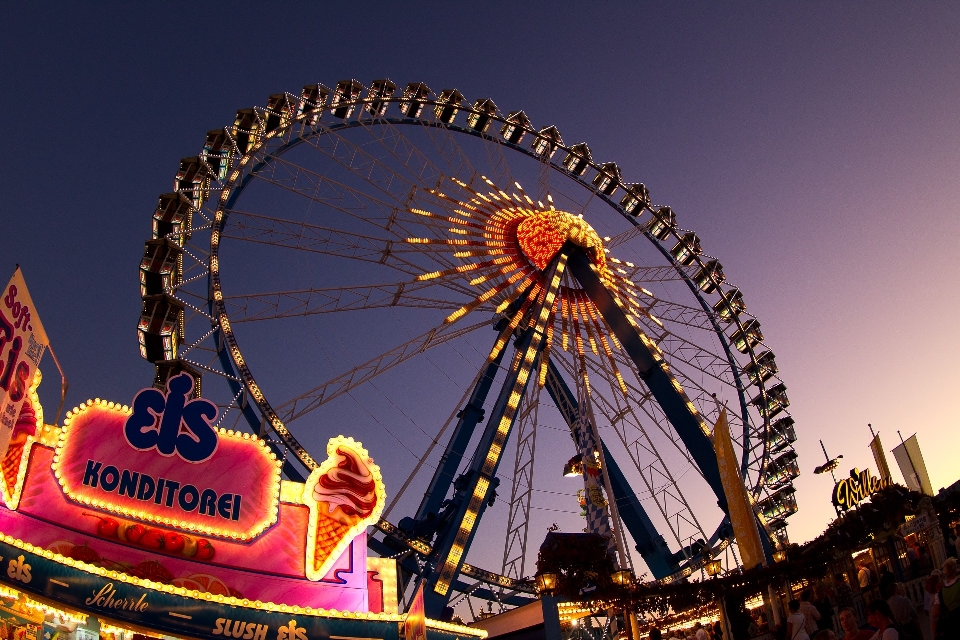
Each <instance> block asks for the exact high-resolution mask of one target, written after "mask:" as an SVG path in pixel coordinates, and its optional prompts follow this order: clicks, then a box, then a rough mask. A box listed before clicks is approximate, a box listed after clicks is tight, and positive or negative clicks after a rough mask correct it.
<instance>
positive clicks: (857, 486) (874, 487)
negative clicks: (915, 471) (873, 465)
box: [833, 469, 890, 511]
mask: <svg viewBox="0 0 960 640" xmlns="http://www.w3.org/2000/svg"><path fill="white" fill-rule="evenodd" d="M888 486H890V481H889V480H885V479H884V478H875V477H873V476H872V475H871V474H870V470H869V469H864V470H863V471H860V470H859V469H851V470H850V477H849V478H844V479H843V480H840V481H839V482H837V484H836V485H835V486H834V487H833V506H835V507H837V508H838V509H840V510H842V511H846V510H847V509H852V508H853V507H855V506H857V505H858V504H859V503H860V502H862V501H864V500H866V499H867V498H869V497H870V496H871V495H873V494H874V493H877V492H878V491H880V490H881V489H884V488H886V487H888Z"/></svg>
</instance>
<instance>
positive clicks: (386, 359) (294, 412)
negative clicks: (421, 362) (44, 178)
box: [277, 320, 490, 425]
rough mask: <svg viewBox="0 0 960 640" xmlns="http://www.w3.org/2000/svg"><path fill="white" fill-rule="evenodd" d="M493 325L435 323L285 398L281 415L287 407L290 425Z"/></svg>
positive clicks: (285, 413)
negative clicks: (392, 371) (435, 349)
mask: <svg viewBox="0 0 960 640" xmlns="http://www.w3.org/2000/svg"><path fill="white" fill-rule="evenodd" d="M489 326H490V321H489V320H483V321H481V322H478V323H476V324H474V325H471V326H468V327H453V326H452V325H449V324H442V325H439V326H437V327H434V328H433V329H431V330H430V331H427V332H426V333H423V334H421V335H419V336H417V337H416V338H414V339H412V340H409V341H407V342H405V343H404V344H402V345H399V346H397V347H394V348H393V349H390V350H389V351H385V352H384V353H382V354H380V355H379V356H377V357H375V358H372V359H370V360H368V361H366V362H365V363H363V364H361V365H359V366H357V367H354V368H353V369H351V370H349V371H346V372H344V373H341V374H339V375H338V376H336V377H334V378H331V379H330V380H328V381H326V382H324V383H323V384H321V385H319V386H316V387H314V388H312V389H310V390H309V391H307V392H306V393H303V394H301V395H299V396H297V397H296V398H293V399H291V400H288V401H286V402H284V403H283V404H281V405H279V406H278V407H277V411H278V415H279V412H280V411H283V417H282V418H281V419H282V420H283V422H284V423H286V424H288V425H289V424H290V423H291V422H293V421H294V420H297V419H299V418H302V417H303V416H304V415H306V414H307V413H309V412H311V411H313V410H315V409H317V408H318V407H320V406H322V405H324V404H326V403H327V402H330V401H331V400H333V399H334V398H337V397H339V396H341V395H343V394H345V393H348V392H349V391H350V390H352V389H354V388H356V387H358V386H360V385H361V384H363V383H365V382H368V381H370V380H372V379H374V378H376V377H377V376H379V375H380V374H382V373H384V372H385V371H389V370H390V369H392V368H394V367H396V366H397V365H399V364H401V363H403V362H406V361H407V360H409V359H410V358H412V357H414V356H416V355H418V354H420V353H423V352H424V351H426V350H428V349H431V348H433V347H436V346H438V345H441V344H444V343H446V342H449V341H450V340H453V339H456V338H460V337H462V336H465V335H467V334H468V333H471V332H472V331H476V330H477V329H479V328H481V327H489Z"/></svg>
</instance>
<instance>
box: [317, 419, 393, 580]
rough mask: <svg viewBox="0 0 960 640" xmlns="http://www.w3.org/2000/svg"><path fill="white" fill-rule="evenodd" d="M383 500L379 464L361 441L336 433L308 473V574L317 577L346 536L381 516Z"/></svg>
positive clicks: (330, 563)
mask: <svg viewBox="0 0 960 640" xmlns="http://www.w3.org/2000/svg"><path fill="white" fill-rule="evenodd" d="M385 501H386V491H384V488H383V478H382V477H381V475H380V467H378V466H377V465H376V464H374V462H373V459H372V458H371V457H370V455H369V454H368V453H367V450H366V449H364V448H363V445H361V444H360V443H359V442H357V441H356V440H354V439H353V438H346V437H344V436H337V437H336V438H330V441H329V442H327V459H326V460H324V461H323V463H322V464H321V465H320V466H319V467H318V468H316V469H314V470H313V472H312V473H311V474H310V477H309V478H307V482H306V484H305V485H304V489H303V503H304V504H306V505H308V506H309V507H310V525H309V529H308V531H307V558H306V574H307V578H308V579H310V580H320V579H322V578H323V577H324V576H325V575H326V574H327V572H328V571H329V570H330V567H332V566H333V563H334V562H336V560H337V558H339V557H340V554H342V553H343V552H344V550H346V548H347V547H348V546H349V545H350V541H351V540H353V539H354V538H355V537H356V536H357V535H359V534H360V533H361V532H363V531H364V530H365V529H366V528H367V526H368V525H372V524H374V523H376V522H377V520H378V519H379V518H380V514H381V513H382V512H383V505H384V503H385Z"/></svg>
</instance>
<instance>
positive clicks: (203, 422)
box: [53, 373, 281, 540]
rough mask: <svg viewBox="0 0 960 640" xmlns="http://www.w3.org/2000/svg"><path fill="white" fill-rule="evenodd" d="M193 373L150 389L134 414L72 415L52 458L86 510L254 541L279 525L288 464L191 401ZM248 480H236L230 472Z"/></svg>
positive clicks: (105, 409) (88, 408) (99, 408)
mask: <svg viewBox="0 0 960 640" xmlns="http://www.w3.org/2000/svg"><path fill="white" fill-rule="evenodd" d="M193 385H194V381H193V378H192V377H190V375H189V374H185V373H184V374H180V375H178V376H175V377H173V378H171V379H170V382H169V383H168V386H167V393H166V394H163V393H161V392H160V391H157V390H156V389H144V390H143V391H140V392H139V393H138V394H137V395H136V397H135V398H134V406H133V409H132V410H131V409H129V408H127V407H125V406H120V405H119V404H116V403H114V402H106V401H103V400H96V401H93V400H91V401H88V402H87V403H86V404H84V405H82V406H81V407H80V408H78V409H75V410H74V411H72V412H70V413H68V414H67V418H66V420H64V425H63V429H62V430H61V432H60V435H59V438H58V441H57V446H56V451H55V455H54V460H53V472H54V475H55V476H56V478H57V481H58V482H59V484H60V487H61V489H63V492H64V494H66V496H67V497H68V498H69V499H70V500H72V501H73V502H76V503H79V504H81V505H84V506H87V507H90V508H94V509H99V510H102V511H110V512H113V513H117V514H119V515H122V516H124V517H127V518H131V519H134V520H140V521H144V522H150V523H156V524H161V525H165V526H168V527H172V528H175V529H181V530H187V531H194V532H197V533H202V534H204V535H209V536H216V537H221V538H228V539H235V540H250V539H253V538H255V537H257V536H259V535H260V534H261V533H263V531H264V530H266V529H267V528H268V527H270V526H271V525H273V524H274V523H275V522H276V521H277V517H278V513H279V500H280V465H281V462H280V461H279V460H278V459H277V456H276V454H275V453H274V452H273V451H271V450H270V448H269V447H268V446H267V445H266V443H265V442H263V441H262V440H260V439H259V438H257V437H256V436H254V435H251V434H249V433H240V432H234V431H232V430H230V431H228V430H225V429H217V428H215V427H214V426H213V425H212V424H211V420H212V419H214V418H215V417H216V413H217V408H216V405H214V404H213V403H212V402H210V401H208V400H204V399H202V398H200V399H191V400H188V397H189V394H190V391H191V390H192V389H193ZM240 468H242V469H243V470H244V473H242V474H238V473H228V471H229V470H231V469H240Z"/></svg>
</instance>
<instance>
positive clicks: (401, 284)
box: [138, 80, 799, 615]
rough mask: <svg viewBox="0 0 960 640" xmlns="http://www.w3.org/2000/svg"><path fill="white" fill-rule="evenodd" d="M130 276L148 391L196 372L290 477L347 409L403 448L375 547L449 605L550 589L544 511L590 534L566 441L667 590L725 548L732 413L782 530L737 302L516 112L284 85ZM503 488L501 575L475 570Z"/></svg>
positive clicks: (645, 200) (606, 182)
mask: <svg viewBox="0 0 960 640" xmlns="http://www.w3.org/2000/svg"><path fill="white" fill-rule="evenodd" d="M524 183H525V184H528V185H531V186H533V187H535V189H534V190H535V192H536V197H535V198H534V197H531V196H530V195H528V194H527V192H525V191H524V189H523V187H522V186H521V185H522V184H524ZM139 273H140V282H141V294H142V298H143V306H142V310H141V316H140V321H139V325H138V339H139V343H140V350H141V355H142V356H143V357H144V358H146V359H147V360H148V361H150V362H152V363H154V364H155V366H156V378H155V384H156V385H158V386H162V385H163V384H165V382H166V380H167V379H168V378H169V377H170V376H172V375H174V374H176V373H177V372H179V371H184V370H186V371H190V372H192V373H194V374H195V375H197V376H200V375H203V376H204V386H203V393H204V395H205V396H207V397H210V398H211V399H214V400H215V401H217V402H218V404H219V405H220V407H221V416H220V418H219V420H220V422H219V423H218V424H219V426H221V427H223V428H227V427H229V428H234V429H237V428H249V429H251V430H253V431H254V432H255V433H257V434H258V435H260V436H261V437H263V438H266V439H267V440H269V441H270V443H271V446H273V447H274V448H275V449H276V450H277V451H278V452H279V453H281V454H282V455H283V456H284V472H285V474H286V475H287V476H288V477H289V478H291V479H302V478H303V477H305V474H306V473H308V472H309V471H310V470H311V469H313V468H315V467H316V466H317V464H318V463H317V461H316V460H315V458H314V457H313V454H312V453H311V451H320V450H322V448H323V447H322V442H324V441H325V439H326V437H329V436H331V435H336V433H338V430H339V429H340V428H341V426H340V425H341V424H343V422H344V421H346V420H349V421H351V422H352V424H353V426H354V427H355V428H357V429H361V428H365V427H364V426H363V425H367V426H369V427H370V429H371V433H372V434H374V435H372V436H369V437H368V440H369V438H370V437H373V438H375V439H377V440H380V439H382V438H386V439H387V442H392V441H393V440H395V445H396V446H395V447H393V448H394V449H396V451H397V452H398V453H397V458H398V462H397V465H396V467H397V470H396V471H395V474H394V476H393V477H390V476H387V478H386V480H387V486H388V488H392V487H397V488H398V492H397V494H396V495H395V496H393V498H392V500H391V503H390V505H389V507H388V510H387V512H386V514H385V516H384V519H383V520H382V521H381V522H380V523H379V524H378V526H377V534H376V535H371V536H370V545H371V548H372V549H373V550H374V551H376V552H378V553H380V554H381V555H389V556H391V557H396V558H397V559H398V562H399V563H400V566H401V567H402V569H403V570H404V572H405V573H404V575H405V583H408V584H410V585H413V584H414V583H421V582H422V583H424V584H425V586H426V588H425V593H426V594H427V608H428V613H430V614H432V615H439V613H440V612H441V611H442V609H443V608H444V607H446V606H447V605H449V604H450V603H451V600H452V596H453V595H454V593H456V592H459V593H460V594H462V595H461V596H460V597H459V599H463V598H467V599H469V598H473V597H478V598H484V599H487V600H490V601H491V602H494V601H495V602H499V603H500V604H501V606H510V605H516V604H521V603H523V602H526V601H528V600H529V598H530V597H532V595H533V593H534V590H533V585H532V581H531V579H530V575H529V572H530V568H531V566H532V564H531V558H530V555H531V553H532V550H533V548H532V547H531V546H530V545H529V544H528V543H529V535H530V532H531V530H532V529H534V525H533V524H532V523H533V521H534V519H535V517H537V514H538V513H542V512H548V513H559V514H561V516H558V517H564V518H567V522H569V521H570V519H571V517H572V519H573V521H574V522H576V521H577V519H578V518H577V516H576V513H575V512H574V514H573V515H572V516H568V515H567V514H566V511H567V510H566V509H565V507H567V506H570V504H569V503H572V502H573V501H574V500H575V498H574V497H573V494H572V493H567V492H565V491H564V490H562V488H561V489H558V490H553V489H552V488H551V489H544V488H543V487H552V485H550V484H544V483H545V482H548V481H545V480H543V479H542V475H541V474H542V469H541V466H542V464H541V463H539V460H540V459H541V458H543V457H544V456H545V455H547V456H549V454H550V450H551V449H555V448H557V447H558V446H559V445H558V442H566V438H567V437H570V438H571V439H572V441H573V446H572V447H570V445H565V446H566V447H568V448H567V449H566V450H567V452H568V453H569V452H572V453H573V454H574V458H573V459H571V462H575V461H577V460H579V468H580V469H581V473H582V475H583V478H584V484H583V487H584V491H585V493H584V495H585V496H586V504H587V507H585V510H586V512H588V522H591V523H594V524H590V525H589V528H592V529H593V530H595V531H600V532H604V533H609V535H610V536H611V538H610V539H611V540H612V541H616V543H617V544H616V545H614V544H613V542H612V543H611V550H612V552H613V553H615V554H616V556H617V561H618V563H619V564H620V565H621V566H624V567H626V566H633V565H634V563H638V562H640V561H641V560H642V562H643V563H644V564H645V565H646V567H647V570H648V571H649V572H650V574H652V577H653V578H655V579H658V580H662V581H670V580H675V579H678V578H680V577H683V576H686V575H690V573H692V572H693V571H697V570H698V569H699V568H700V567H702V566H703V564H704V563H706V562H708V561H710V560H711V559H713V558H715V557H717V556H719V555H724V556H725V557H726V556H728V554H722V553H721V552H723V551H724V549H726V548H727V546H728V545H729V544H730V543H731V540H732V532H731V530H730V526H729V522H728V519H727V517H726V498H725V496H724V494H723V491H722V487H721V485H720V481H719V472H718V470H717V464H716V459H715V458H714V457H713V449H712V444H711V436H710V430H711V427H712V425H713V424H714V423H715V421H716V419H717V417H718V416H719V413H720V410H721V408H722V407H723V406H726V408H727V411H728V415H729V421H730V425H731V432H732V433H734V434H735V435H734V440H735V447H736V448H737V450H738V452H739V455H740V456H741V457H740V460H741V465H740V466H741V474H742V476H743V479H744V482H745V484H746V485H747V487H748V489H749V493H750V496H751V498H752V500H753V501H754V506H755V511H756V514H757V520H758V524H759V526H760V527H761V529H762V531H764V532H765V533H766V535H765V536H763V537H764V539H765V542H766V543H767V545H768V550H769V549H770V548H772V547H773V546H776V545H778V544H782V543H783V542H784V541H785V540H786V529H785V526H786V519H787V518H788V517H789V516H790V515H791V514H792V513H793V512H795V511H796V501H795V499H794V497H793V485H792V480H793V478H795V477H796V475H797V474H798V473H799V470H798V467H797V464H796V453H795V452H794V450H793V442H794V441H795V438H796V436H795V432H794V428H793V419H792V418H791V417H790V416H789V415H788V412H787V407H788V405H789V400H788V398H787V395H786V387H785V385H784V384H783V383H782V382H781V381H780V379H779V377H778V370H777V366H776V362H775V359H774V356H773V354H772V352H770V351H769V350H767V349H765V348H764V342H763V341H764V338H763V334H762V332H761V330H760V324H759V322H758V321H757V319H756V318H754V317H753V316H752V315H750V314H749V313H748V311H747V308H746V305H745V304H744V301H743V295H742V294H741V292H740V291H739V289H737V288H736V287H733V286H731V285H729V284H728V283H727V282H726V278H725V275H724V273H723V269H722V266H721V264H720V262H719V261H718V260H717V259H715V258H712V257H710V256H707V255H706V254H704V253H703V250H702V247H701V241H700V239H699V237H698V236H697V234H696V233H694V232H693V231H687V230H684V229H681V228H680V227H679V226H678V224H677V217H676V215H675V213H674V212H673V211H672V210H671V209H670V207H666V206H655V205H653V204H652V203H651V201H650V197H649V193H648V191H647V189H646V187H645V186H644V185H643V184H640V183H628V182H625V181H624V180H623V179H622V176H621V172H620V168H619V167H618V166H617V165H616V164H615V163H612V162H607V163H600V162H596V161H595V160H594V159H593V157H592V154H591V151H590V149H589V147H588V146H587V145H586V144H583V143H580V144H573V145H567V144H565V143H564V142H563V139H562V137H561V135H560V133H559V131H558V130H557V129H556V128H555V127H545V128H541V129H537V128H535V127H534V126H533V125H532V124H531V122H530V120H529V118H528V117H527V116H526V114H525V113H524V112H523V111H514V112H510V113H507V114H504V113H502V112H501V111H500V110H499V109H498V108H497V107H496V105H495V104H494V103H493V101H492V100H489V99H481V100H477V101H475V102H474V103H472V104H470V103H468V102H466V101H465V100H464V98H463V96H462V94H460V92H459V91H457V90H454V89H449V90H444V91H441V92H440V93H439V94H436V93H434V92H433V91H431V90H430V89H429V88H428V87H427V86H426V85H424V84H422V83H411V84H409V85H407V86H406V87H405V88H404V89H402V90H399V91H398V88H397V86H396V85H395V84H394V83H393V82H390V81H389V80H377V81H374V82H372V83H371V84H370V86H369V87H367V86H363V85H362V84H361V83H359V82H357V81H355V80H345V81H342V82H339V83H337V84H336V85H335V87H334V89H332V90H331V89H329V88H327V87H325V86H324V85H320V84H315V85H307V86H305V87H304V88H303V90H302V91H301V92H300V93H299V94H290V93H279V94H275V95H272V96H270V97H269V99H268V101H267V104H266V105H265V106H263V107H254V108H251V109H241V110H240V111H238V112H237V116H236V119H235V120H234V122H233V123H231V124H230V125H228V126H226V127H224V128H222V129H215V130H212V131H209V132H208V133H207V135H206V139H205V144H204V146H203V148H202V150H200V152H199V153H198V154H197V155H195V156H191V157H186V158H184V159H182V160H181V162H180V166H179V170H178V171H177V173H176V177H175V179H174V184H173V190H172V191H171V192H169V193H166V194H163V195H161V196H160V197H159V200H158V205H157V208H156V210H155V211H154V213H153V217H152V235H151V238H150V239H149V240H148V241H147V242H146V245H145V250H144V257H143V259H142V261H141V264H140V271H139ZM491 343H492V346H491ZM255 374H256V377H255ZM471 380H472V382H471ZM441 387H443V388H445V389H447V390H448V391H446V392H444V393H440V392H438V391H436V389H439V388H441ZM394 389H402V390H399V391H394ZM453 390H456V392H457V393H460V395H461V397H460V398H459V400H457V398H456V395H457V394H456V393H453ZM544 390H545V391H546V392H547V393H543V391H544ZM197 392H198V393H199V389H198V390H197ZM451 393H453V395H451ZM438 411H439V412H441V413H438ZM447 412H449V413H447ZM443 416H447V418H446V420H445V421H444V419H443ZM397 424H402V425H405V426H404V428H403V430H401V429H400V428H399V427H397V426H396V425H397ZM558 424H559V425H560V426H557V425H558ZM551 429H552V431H551ZM558 430H559V432H560V433H562V434H563V436H562V437H561V438H559V440H558V439H557V438H556V437H555V436H556V434H557V432H558ZM376 434H379V435H376ZM365 437H366V436H365ZM391 439H392V440H391ZM511 439H512V443H513V446H512V447H508V443H509V442H510V440H511ZM377 444H378V445H380V446H386V443H385V442H377ZM368 446H369V445H368ZM370 448H371V451H372V452H374V455H377V454H376V451H377V448H378V447H377V446H373V447H370ZM388 449H389V447H388ZM385 451H386V449H385ZM545 452H546V453H545ZM404 456H405V458H404ZM400 458H403V461H401V460H400ZM504 464H505V466H503V465H504ZM381 466H384V464H383V463H382V462H381ZM389 466H390V465H386V467H385V468H387V467H389ZM572 466H578V465H577V464H574V465H572ZM411 469H412V471H410V470H411ZM401 470H402V472H401ZM507 470H509V471H507ZM501 480H504V481H506V482H509V484H510V487H509V491H507V490H506V487H504V489H503V494H504V496H509V499H508V500H506V503H507V504H506V509H505V511H506V515H505V516H504V517H503V518H500V520H501V521H502V522H503V523H505V528H504V529H502V533H500V534H497V535H499V536H500V538H499V540H498V542H499V543H502V548H503V553H502V558H501V561H500V566H499V567H498V570H497V571H490V570H486V569H481V568H479V567H478V566H476V565H475V564H472V563H468V562H467V561H466V560H467V559H468V554H470V551H471V549H474V550H475V551H476V545H475V544H474V543H475V541H476V540H477V539H478V538H477V535H478V531H480V529H481V520H482V517H483V515H484V513H485V512H486V511H487V510H489V509H490V508H492V507H493V505H494V504H495V503H496V498H497V493H498V487H499V485H500V483H501ZM588 480H589V481H588ZM418 491H421V492H422V493H423V497H422V499H421V500H420V501H419V506H416V505H415V503H411V502H409V498H410V496H414V497H415V495H416V494H417V492H418ZM704 495H709V498H708V499H704V498H703V496H704ZM541 498H542V500H541ZM591 500H592V502H591ZM711 502H712V503H713V504H711ZM591 505H592V506H591ZM705 505H706V506H705ZM591 509H594V511H592V512H591ZM397 510H399V512H401V513H404V512H405V513H407V514H409V515H408V517H405V518H401V519H396V518H395V517H392V516H391V515H390V514H391V513H392V512H393V511H397ZM591 513H592V515H590V514H591ZM597 523H601V524H597ZM602 523H606V524H602ZM484 527H485V528H484V529H483V534H482V538H483V539H484V544H483V545H481V546H483V547H487V548H490V547H492V546H496V547H498V548H499V547H500V546H501V545H500V544H497V545H491V544H490V540H491V539H490V538H489V536H490V535H493V534H492V533H491V532H492V531H493V529H491V528H489V527H487V526H486V521H484ZM606 528H609V529H610V530H609V531H607V530H606ZM631 541H632V545H631V544H630V542H631ZM534 542H536V541H534ZM631 546H632V548H630V547H631ZM614 547H616V549H614ZM634 551H636V553H638V554H639V558H637V557H635V556H634ZM474 555H477V556H478V557H481V558H483V559H482V562H483V563H488V562H491V560H490V559H489V558H487V557H486V556H484V555H483V554H481V553H476V554H470V557H471V559H472V558H473V556H474ZM733 557H734V558H736V554H733ZM487 566H490V565H489V564H488V565H487Z"/></svg>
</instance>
